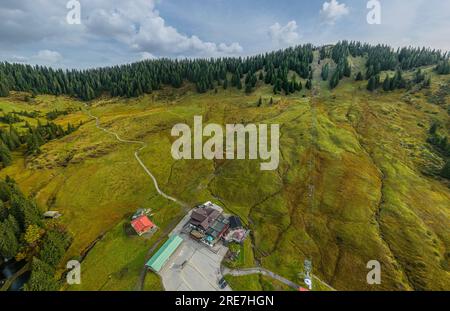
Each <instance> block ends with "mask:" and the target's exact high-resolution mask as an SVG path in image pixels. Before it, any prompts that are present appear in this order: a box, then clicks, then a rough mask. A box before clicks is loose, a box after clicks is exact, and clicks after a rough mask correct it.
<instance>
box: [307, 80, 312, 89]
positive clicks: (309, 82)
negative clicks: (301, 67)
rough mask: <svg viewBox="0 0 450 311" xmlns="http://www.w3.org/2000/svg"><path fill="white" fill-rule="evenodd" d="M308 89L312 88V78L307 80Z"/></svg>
mask: <svg viewBox="0 0 450 311" xmlns="http://www.w3.org/2000/svg"><path fill="white" fill-rule="evenodd" d="M305 87H306V88H307V89H308V90H310V89H311V88H312V82H311V80H308V81H306V86H305Z"/></svg>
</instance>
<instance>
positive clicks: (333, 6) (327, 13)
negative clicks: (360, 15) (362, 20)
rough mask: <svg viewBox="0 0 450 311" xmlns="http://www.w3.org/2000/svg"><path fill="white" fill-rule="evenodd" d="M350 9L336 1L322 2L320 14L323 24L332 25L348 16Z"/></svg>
mask: <svg viewBox="0 0 450 311" xmlns="http://www.w3.org/2000/svg"><path fill="white" fill-rule="evenodd" d="M349 13H350V9H349V8H348V7H347V5H346V4H345V3H342V4H341V3H339V1H337V0H331V1H330V2H326V1H325V2H324V3H323V5H322V9H321V10H320V14H321V15H322V17H323V18H324V20H325V22H326V23H328V24H330V25H333V24H334V23H336V21H337V20H338V19H340V18H341V17H343V16H345V15H348V14H349Z"/></svg>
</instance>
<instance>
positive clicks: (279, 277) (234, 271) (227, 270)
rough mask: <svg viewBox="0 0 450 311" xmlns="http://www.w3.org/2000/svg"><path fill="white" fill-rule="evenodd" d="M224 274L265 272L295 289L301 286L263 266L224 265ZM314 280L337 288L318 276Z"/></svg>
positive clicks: (331, 288)
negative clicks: (240, 266)
mask: <svg viewBox="0 0 450 311" xmlns="http://www.w3.org/2000/svg"><path fill="white" fill-rule="evenodd" d="M222 274H223V275H227V274H228V275H233V276H244V275H250V274H263V275H265V276H269V277H271V278H273V279H275V280H278V281H280V282H281V283H283V284H285V285H287V286H289V287H291V288H292V289H294V290H298V289H299V288H300V285H298V284H295V283H294V282H292V281H290V280H288V279H286V278H284V277H282V276H281V275H278V274H276V273H274V272H272V271H269V270H267V269H265V268H261V267H255V268H246V269H235V270H231V269H229V268H226V267H223V268H222ZM313 278H314V280H316V281H319V282H320V283H321V284H323V285H324V286H326V287H328V288H329V289H330V290H333V291H334V290H335V289H334V288H333V287H331V286H330V285H328V284H327V283H325V282H324V281H322V280H321V279H319V278H317V277H315V276H314V277H313Z"/></svg>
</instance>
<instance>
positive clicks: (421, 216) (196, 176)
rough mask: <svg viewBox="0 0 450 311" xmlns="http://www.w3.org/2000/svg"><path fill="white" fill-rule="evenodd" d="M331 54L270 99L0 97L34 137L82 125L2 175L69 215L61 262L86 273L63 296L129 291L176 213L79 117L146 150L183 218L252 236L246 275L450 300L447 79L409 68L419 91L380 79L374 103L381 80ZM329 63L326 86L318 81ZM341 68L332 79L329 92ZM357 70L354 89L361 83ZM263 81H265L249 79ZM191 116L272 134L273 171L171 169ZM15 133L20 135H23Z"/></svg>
mask: <svg viewBox="0 0 450 311" xmlns="http://www.w3.org/2000/svg"><path fill="white" fill-rule="evenodd" d="M335 53H337V55H333V52H332V51H327V50H319V49H317V50H314V52H313V59H312V62H310V66H311V71H310V72H309V73H307V75H306V78H305V77H302V76H301V75H299V74H298V73H297V72H296V71H295V70H289V72H288V73H287V76H288V77H289V79H290V81H293V80H292V79H293V77H294V76H295V81H296V82H297V81H298V82H301V84H302V85H303V88H302V90H301V91H299V90H298V89H297V90H295V88H294V89H293V92H286V91H285V90H284V89H280V90H279V91H277V90H275V94H274V88H275V89H276V88H277V82H275V85H272V84H271V83H265V81H264V80H260V79H258V80H257V82H256V83H255V84H254V87H252V88H251V90H249V91H248V92H245V90H239V89H238V88H236V87H231V86H230V87H228V88H226V89H224V87H223V86H215V87H214V88H212V89H209V90H205V92H198V81H196V83H194V82H187V81H186V82H184V83H182V85H181V86H180V87H176V88H174V87H172V86H161V88H160V89H157V90H153V91H152V92H151V93H149V94H142V95H141V94H138V95H139V96H136V97H131V98H124V97H111V96H108V95H106V94H101V95H99V96H98V97H97V98H93V99H92V100H90V101H88V102H87V105H85V103H84V102H81V99H80V100H78V99H75V97H69V96H66V95H62V94H61V95H58V96H56V95H37V94H36V95H35V96H33V98H31V99H30V98H29V96H31V94H29V93H26V92H22V91H11V92H10V94H9V97H3V98H0V108H1V109H2V110H3V112H9V111H22V110H27V111H39V117H35V118H29V119H30V120H29V123H31V124H32V125H34V124H37V120H38V119H41V120H42V122H46V121H45V120H47V119H48V118H47V117H46V114H47V113H49V112H52V111H55V110H59V111H62V110H64V111H67V113H66V114H60V115H58V116H57V117H56V119H54V120H53V122H55V124H59V125H62V126H64V127H66V126H67V125H68V124H69V123H70V124H81V125H80V127H79V128H78V129H77V130H76V131H74V132H73V133H70V134H69V135H67V136H64V137H61V138H58V139H54V140H50V141H48V142H47V143H45V144H43V145H42V146H41V147H40V153H37V154H32V155H27V154H26V153H24V152H22V150H21V149H20V148H19V149H17V150H14V151H12V163H11V165H9V166H6V167H4V168H2V169H1V170H0V177H1V178H2V179H3V178H4V177H6V176H10V177H12V178H13V179H14V180H15V181H16V182H17V183H18V185H19V187H20V188H21V190H22V191H24V192H25V193H27V194H28V195H30V196H31V197H32V198H34V199H35V200H36V202H37V203H38V206H39V207H40V208H41V209H42V210H57V211H59V212H61V213H62V214H63V216H62V217H61V222H62V223H63V224H64V225H65V226H66V227H67V229H68V231H69V232H70V234H71V235H72V238H73V241H72V244H71V246H70V247H69V249H68V250H67V253H66V258H65V259H67V260H68V259H71V258H77V259H82V271H83V281H82V284H81V285H79V286H78V285H77V286H72V287H64V289H68V290H134V289H137V288H139V280H140V274H141V271H142V268H143V266H144V262H145V258H146V255H147V251H148V250H149V248H150V247H151V246H152V245H154V244H155V243H160V241H161V239H162V238H163V237H164V235H165V234H166V231H167V230H168V229H169V228H171V226H172V225H173V224H174V223H176V222H177V221H178V220H179V219H180V218H181V217H182V216H183V215H184V211H183V209H182V208H181V207H180V206H178V205H177V204H175V203H173V202H171V201H169V200H167V199H164V198H162V197H161V196H159V195H158V193H157V191H156V190H155V187H154V186H153V183H152V181H151V179H150V178H149V176H148V175H146V174H145V172H144V171H143V170H142V168H141V167H140V166H139V163H138V162H137V161H136V160H135V158H134V152H135V150H136V149H138V148H139V147H140V146H139V145H133V144H127V143H121V142H119V141H117V140H116V139H115V137H114V136H112V135H109V134H107V133H105V132H103V131H101V130H99V129H98V128H97V127H96V124H95V120H94V119H92V118H90V117H89V116H88V113H87V111H89V112H90V113H91V114H92V115H94V116H97V117H99V119H100V124H101V126H102V127H105V128H107V129H109V130H111V131H113V132H116V133H117V134H118V135H119V136H120V137H122V138H124V139H127V140H140V141H143V142H145V143H146V148H144V149H143V150H142V151H141V153H140V155H141V158H142V159H143V161H144V162H145V164H146V166H147V167H148V168H149V169H150V170H151V172H152V173H153V174H154V175H155V177H156V179H157V180H158V182H159V186H160V188H161V189H162V190H163V191H164V192H165V193H167V194H169V195H171V196H174V197H176V198H178V199H179V200H181V201H183V202H186V203H187V204H188V205H189V206H194V205H195V204H197V203H199V202H203V201H208V200H212V201H215V202H217V203H218V204H220V205H222V206H223V207H224V208H225V209H226V210H227V211H229V212H231V213H234V214H237V215H239V216H240V217H241V218H242V220H243V221H244V223H245V224H246V225H248V226H249V227H250V229H251V230H252V234H251V240H250V241H251V247H247V248H246V252H247V253H250V254H248V257H247V260H246V265H252V264H254V265H255V266H256V265H258V264H259V265H261V266H262V267H264V268H266V269H269V270H271V271H274V272H276V273H278V274H280V275H282V276H284V277H285V278H288V279H290V280H292V281H294V282H298V283H301V279H300V276H299V275H300V274H301V272H302V267H303V262H304V260H305V259H310V260H312V263H313V273H314V275H315V276H316V277H317V278H318V279H320V280H321V281H323V282H324V283H326V284H329V285H330V286H332V287H333V288H335V289H337V290H448V289H450V251H449V249H450V234H449V230H448V228H449V227H450V182H449V180H448V179H446V178H445V177H444V175H445V174H444V173H442V172H443V168H444V166H445V163H446V162H447V161H448V160H449V154H448V153H446V150H445V148H446V146H447V145H445V146H443V144H442V143H441V140H440V139H441V138H442V140H443V139H444V137H448V133H449V129H450V119H449V113H450V104H449V100H450V91H449V89H450V75H449V74H439V73H438V72H436V71H435V70H434V68H435V65H426V66H416V67H411V68H409V67H407V66H406V67H405V69H404V70H403V72H402V78H404V79H405V80H408V81H416V79H418V78H417V76H418V75H420V74H424V76H425V77H424V78H423V79H418V80H417V81H418V82H417V83H415V82H414V83H411V85H409V86H408V87H405V88H401V87H400V86H398V84H397V78H396V70H384V69H382V68H379V70H377V71H378V72H377V73H376V75H378V76H379V79H380V86H379V87H378V88H377V89H376V90H374V91H373V92H370V91H369V90H367V86H368V84H370V82H369V81H370V78H372V77H375V76H376V75H375V74H373V75H371V76H370V78H369V79H366V75H367V71H368V70H371V69H370V66H369V68H366V66H365V64H366V63H367V61H368V59H369V60H370V57H368V56H367V55H366V54H363V55H352V53H350V54H349V55H345V57H343V58H342V57H341V56H340V55H338V52H337V51H335ZM321 54H322V59H321ZM333 58H335V60H334V59H333ZM320 59H321V60H320ZM337 59H344V60H343V61H340V60H339V61H336V60H337ZM319 60H320V61H319ZM325 64H329V70H330V73H329V75H328V78H327V79H326V80H325V81H324V80H323V79H322V76H323V75H322V72H323V70H322V69H323V67H324V65H325ZM341 66H342V77H341V78H340V80H338V85H336V86H334V85H333V86H332V87H334V88H332V89H331V88H330V80H332V79H333V77H332V76H333V75H334V74H335V73H336V72H338V73H339V70H341V69H340V68H341ZM346 66H349V68H350V69H351V73H350V75H349V77H347V76H346V75H345V74H344V71H345V68H346ZM417 68H420V69H421V71H420V73H418V70H417ZM359 72H361V73H362V75H363V76H364V79H363V80H362V81H355V77H356V76H357V73H359ZM260 73H262V74H263V76H264V75H267V74H268V71H267V70H265V69H259V70H256V71H255V72H253V74H255V76H258V75H259V74H260ZM338 73H337V74H338ZM386 75H388V76H389V77H390V78H392V80H393V82H390V83H393V84H394V83H395V85H396V86H395V87H394V86H393V87H392V90H391V89H389V90H388V91H384V90H383V87H382V85H381V84H382V83H383V81H384V80H385V76H386ZM228 76H229V78H230V79H231V74H228ZM428 78H430V81H429V85H427V79H428ZM374 79H375V78H374ZM308 80H311V89H310V90H309V89H307V88H306V84H307V83H308ZM368 80H369V81H368ZM388 80H389V79H388ZM394 80H395V81H394ZM419 80H420V81H419ZM242 81H243V82H244V81H245V77H244V76H242ZM398 81H400V79H398ZM388 82H389V81H388ZM398 83H400V82H398ZM244 85H245V82H244ZM288 88H289V87H288ZM27 94H28V95H29V96H27ZM89 99H91V98H89ZM196 115H201V116H203V122H204V123H219V124H230V123H243V124H246V123H270V124H272V123H276V124H280V135H281V138H280V149H281V150H280V165H279V167H278V169H277V170H275V171H261V170H260V169H259V163H260V162H259V161H258V160H220V161H209V160H180V161H176V160H174V159H172V157H171V156H170V148H171V144H172V142H173V141H174V140H175V138H174V137H172V136H171V135H170V131H171V128H172V127H173V126H174V125H175V124H177V123H187V124H189V125H191V124H192V123H193V119H194V116H196ZM24 122H25V121H23V122H19V123H15V124H14V127H16V128H17V129H18V131H21V129H22V130H23V127H24V124H25V123H24ZM80 122H81V123H80ZM433 124H435V126H434V127H435V129H434V130H430V129H431V128H433ZM8 126H9V125H5V129H6V128H7V127H8ZM436 137H438V138H439V139H437V138H436ZM311 186H312V187H313V189H312V190H311ZM138 208H150V209H152V213H153V214H154V215H153V216H152V220H154V222H155V223H156V224H157V225H158V226H159V227H160V230H158V232H157V234H155V235H154V236H153V237H152V238H151V239H149V240H141V239H137V238H135V237H130V236H127V235H126V234H125V233H124V230H123V226H124V223H125V222H126V221H127V220H128V219H129V217H130V215H131V214H132V213H133V212H134V211H136V209H138ZM370 260H378V261H379V262H380V263H381V265H382V283H381V285H375V286H372V285H368V284H367V282H366V274H367V272H368V269H367V268H366V264H367V262H368V261H370ZM63 268H64V267H63V265H61V267H60V269H59V272H62V271H63ZM58 275H59V274H58ZM228 279H229V280H230V281H229V282H230V284H232V285H233V284H234V287H233V288H234V289H237V290H239V289H245V290H246V289H251V290H261V289H284V288H283V287H282V286H281V285H280V284H275V283H271V282H272V281H271V280H270V279H266V278H265V277H259V276H248V277H246V279H245V280H244V281H243V279H239V278H238V277H228ZM247 279H248V280H247ZM318 282H319V281H318ZM161 288H162V285H161V284H160V282H159V280H158V278H157V276H156V275H153V274H148V275H147V277H146V279H145V284H144V287H143V289H145V290H160V289H161ZM317 289H323V288H320V286H318V287H317Z"/></svg>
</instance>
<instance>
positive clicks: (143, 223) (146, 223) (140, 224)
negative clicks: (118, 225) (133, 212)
mask: <svg viewBox="0 0 450 311" xmlns="http://www.w3.org/2000/svg"><path fill="white" fill-rule="evenodd" d="M131 226H132V227H133V228H134V230H136V232H137V233H138V234H143V233H145V232H147V231H149V230H151V229H152V228H153V227H154V226H155V224H154V223H152V221H151V220H150V219H149V218H148V217H147V216H146V215H142V216H139V217H138V218H135V219H133V220H132V221H131Z"/></svg>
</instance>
